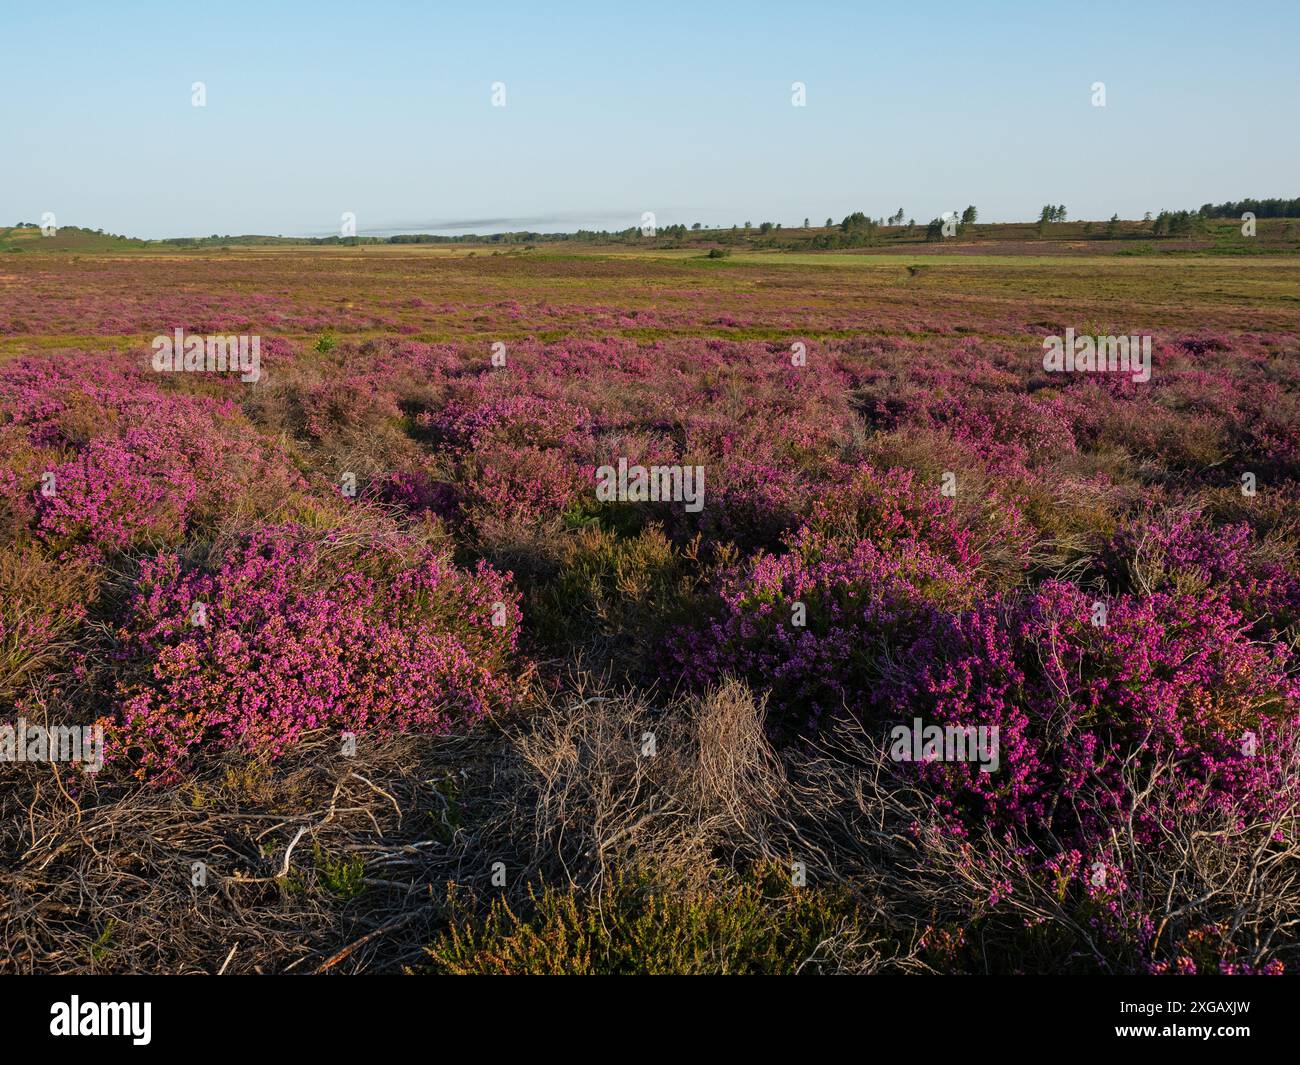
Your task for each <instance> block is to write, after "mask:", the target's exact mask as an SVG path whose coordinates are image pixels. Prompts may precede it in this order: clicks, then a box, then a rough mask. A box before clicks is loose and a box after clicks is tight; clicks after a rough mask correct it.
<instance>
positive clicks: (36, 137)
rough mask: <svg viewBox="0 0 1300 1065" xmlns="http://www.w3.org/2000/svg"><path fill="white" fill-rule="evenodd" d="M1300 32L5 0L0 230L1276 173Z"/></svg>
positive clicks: (1083, 23) (1128, 187) (1006, 190)
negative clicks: (799, 98) (796, 101)
mask: <svg viewBox="0 0 1300 1065" xmlns="http://www.w3.org/2000/svg"><path fill="white" fill-rule="evenodd" d="M1297 30H1300V4H1297V3H1295V2H1294V0H1290V2H1244V3H1240V4H1236V5H1233V6H1232V8H1231V9H1229V10H1227V11H1226V12H1225V9H1224V8H1223V7H1222V5H1217V4H1216V5H1211V4H1209V3H1200V2H1187V3H1181V4H1179V3H1166V2H1144V3H1141V4H1134V3H1125V4H1120V3H1106V2H1098V3H1068V4H1059V5H1047V4H1044V3H1042V2H1041V0H1040V2H1039V3H989V4H983V5H980V6H979V7H978V9H977V8H975V6H974V5H969V4H959V3H924V2H917V3H907V4H870V3H818V2H816V0H809V2H806V3H804V2H800V3H789V2H786V3H766V2H762V3H752V4H720V3H708V2H696V3H677V2H674V0H664V2H660V3H656V4H647V5H638V4H634V3H631V2H629V3H608V2H606V3H585V2H584V3H564V4H558V5H555V6H554V7H552V8H551V9H549V10H548V7H547V6H546V5H540V4H525V3H514V2H505V0H497V2H494V3H487V4H484V3H475V4H467V3H461V4H456V5H451V4H417V3H400V2H394V0H373V2H370V3H366V4H360V5H356V4H342V3H331V2H328V0H326V2H319V3H302V2H296V0H295V2H282V3H276V2H274V0H264V2H261V3H247V2H244V0H232V2H229V3H224V4H219V5H218V4H210V5H203V6H202V7H197V6H191V5H186V6H184V7H183V8H182V7H181V6H180V5H176V6H173V5H171V4H166V3H153V2H150V3H130V2H124V3H121V4H114V5H112V6H108V5H98V4H93V3H60V2H58V0H44V2H35V3H29V2H26V0H0V40H3V41H4V42H5V50H4V61H3V63H0V134H2V141H0V143H3V146H4V147H3V153H4V158H3V160H2V162H3V165H0V225H12V224H14V223H16V222H40V221H41V216H42V214H43V213H44V212H46V211H50V212H53V213H54V214H55V217H56V218H57V224H58V225H61V226H62V225H81V226H87V227H90V228H100V229H104V230H106V231H108V232H112V233H125V234H127V235H129V236H139V237H153V238H157V237H167V236H206V235H209V234H212V233H216V234H221V235H227V234H229V235H236V234H247V233H266V234H283V235H285V236H290V235H294V236H326V235H330V234H334V233H338V232H339V230H340V224H341V220H342V216H343V214H344V212H351V213H353V214H354V215H355V217H356V229H357V232H358V233H359V234H361V235H371V234H373V235H383V234H387V233H392V232H417V231H425V232H441V233H461V232H469V231H473V232H480V233H488V232H494V231H500V230H518V229H529V230H537V231H543V232H546V231H556V230H573V229H577V228H579V227H582V228H598V229H601V228H603V229H611V230H613V229H623V228H626V227H628V226H634V225H640V224H641V219H642V214H643V212H647V211H650V212H654V214H655V220H656V222H657V223H658V224H659V225H661V226H662V225H671V224H676V223H683V224H686V225H690V224H692V223H695V222H700V223H703V224H705V225H723V226H730V225H732V224H737V225H741V224H744V222H746V221H751V222H753V223H754V224H755V225H757V224H758V223H759V222H761V221H769V220H770V221H773V222H780V223H782V224H783V225H787V226H795V225H800V224H802V222H803V219H804V218H805V217H807V218H810V219H812V220H813V222H814V224H820V223H822V222H824V221H825V219H826V218H827V217H833V218H834V219H836V220H837V221H838V220H839V219H840V218H842V217H843V216H844V215H846V214H848V213H850V212H852V211H859V210H860V211H864V212H866V213H867V214H869V215H871V216H873V217H876V216H888V215H891V214H893V213H894V211H895V210H896V209H898V208H899V207H900V206H901V207H902V208H903V210H904V211H905V213H906V215H907V216H908V217H913V218H916V219H917V220H918V221H926V220H928V219H930V218H932V217H934V216H936V215H939V214H941V213H942V212H944V211H948V210H953V209H958V210H959V209H961V208H963V207H965V206H966V205H967V204H972V203H973V204H975V205H976V206H977V207H978V208H979V217H980V220H981V221H1022V220H1029V219H1032V218H1036V217H1037V215H1038V211H1039V208H1040V207H1041V206H1042V205H1043V204H1044V203H1063V204H1065V205H1066V207H1067V208H1068V210H1069V215H1070V217H1071V218H1109V217H1110V216H1111V215H1112V214H1119V215H1120V216H1121V217H1125V218H1138V217H1141V216H1142V214H1143V213H1144V212H1146V211H1151V212H1153V213H1154V212H1156V211H1158V210H1160V209H1162V208H1171V209H1177V208H1192V207H1197V206H1199V205H1200V204H1202V203H1205V202H1219V201H1223V200H1238V199H1241V198H1243V197H1271V196H1285V197H1293V196H1296V195H1298V194H1300V189H1298V188H1297V187H1296V185H1297V179H1298V178H1300V137H1297V131H1296V124H1295V120H1294V117H1292V118H1287V116H1288V115H1291V116H1294V109H1295V102H1296V100H1297V98H1298V97H1300V93H1298V92H1297V90H1300V61H1298V60H1297V58H1296V54H1295V48H1296V41H1297V39H1298V38H1300V34H1297ZM195 82H203V84H204V86H205V91H206V105H205V106H203V107H195V106H193V103H192V97H193V92H192V86H193V84H194V83H195ZM795 82H802V83H803V84H804V85H805V86H806V105H805V106H802V107H796V106H793V105H792V102H791V101H792V85H793V83H795ZM1095 82H1103V83H1104V84H1105V94H1106V106H1105V107H1096V106H1094V105H1093V97H1094V93H1093V88H1092V86H1093V84H1094V83H1095ZM494 83H502V84H503V85H504V88H505V106H504V107H500V106H493V98H492V97H493V85H494ZM499 99H500V97H499V95H498V100H499Z"/></svg>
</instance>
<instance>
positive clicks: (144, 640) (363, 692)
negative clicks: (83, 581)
mask: <svg viewBox="0 0 1300 1065" xmlns="http://www.w3.org/2000/svg"><path fill="white" fill-rule="evenodd" d="M498 604H499V605H498ZM196 608H198V609H199V610H200V613H199V614H197V615H196ZM494 610H495V611H496V620H498V621H504V624H499V625H494V624H493V620H494ZM196 617H197V618H198V619H199V623H196ZM519 621H520V614H519V608H518V595H517V594H516V593H514V592H513V591H512V590H511V589H510V587H509V575H508V574H506V575H503V574H499V573H496V572H494V571H493V570H492V569H490V568H489V567H488V566H487V565H486V564H484V563H480V564H479V565H478V566H477V567H476V569H475V570H474V571H473V572H465V571H462V570H460V569H458V568H456V567H455V566H454V565H453V564H452V563H451V561H450V560H449V559H448V558H446V557H445V556H442V555H439V554H436V553H433V552H431V551H429V550H427V549H421V548H420V547H419V545H418V544H414V543H410V542H403V541H401V540H400V539H398V540H395V541H393V542H391V543H388V542H381V543H372V544H369V545H366V546H365V547H364V548H361V549H359V548H358V547H357V546H356V545H349V544H347V543H345V542H340V540H339V539H338V538H336V537H332V536H328V535H327V536H325V537H324V538H313V537H310V536H308V535H307V534H306V533H305V532H304V530H302V529H301V528H294V527H288V526H278V527H266V528H262V529H259V530H257V531H256V532H255V533H253V534H252V535H251V536H249V537H248V538H247V541H246V542H244V543H242V544H240V545H239V546H237V547H234V548H232V549H231V550H230V551H229V552H228V553H227V554H226V556H225V557H224V558H223V559H222V560H221V562H220V564H219V565H218V566H217V567H216V568H214V569H212V570H203V569H193V570H187V569H186V568H185V567H183V566H182V564H181V560H180V558H179V557H178V556H177V555H176V554H174V553H171V552H166V553H162V554H159V555H157V556H155V557H154V558H152V559H148V560H146V561H145V562H144V563H143V564H142V565H141V572H140V577H139V581H138V591H137V592H136V594H135V596H134V598H133V599H132V602H131V604H130V607H129V609H128V611H127V617H126V620H125V622H124V624H123V626H122V631H121V634H120V638H121V644H122V655H123V657H124V659H125V660H126V663H127V665H128V667H129V668H130V669H131V672H132V674H134V675H137V676H138V679H135V680H130V681H125V682H124V683H123V686H122V689H121V691H120V694H119V699H120V704H121V707H122V710H121V718H120V722H119V723H118V725H117V726H116V727H115V728H114V729H113V732H112V738H113V743H112V756H113V757H117V758H120V757H122V756H123V755H124V754H126V753H127V752H130V753H131V755H132V758H131V763H132V764H133V765H138V766H139V771H140V772H141V773H144V774H148V775H154V774H159V773H164V774H168V775H174V772H175V771H176V770H177V769H179V768H180V767H182V766H183V764H184V763H185V761H186V759H187V758H188V757H189V756H190V755H191V754H192V752H193V749H194V748H195V747H196V746H197V745H199V744H203V745H205V746H208V745H213V746H215V747H217V748H218V749H220V748H221V747H226V746H230V745H236V744H239V745H244V746H246V747H253V748H256V749H259V750H262V751H264V752H266V753H268V754H270V755H271V756H273V757H274V756H275V755H277V754H279V753H280V752H281V751H282V750H283V749H284V748H285V747H286V746H287V745H288V744H290V743H292V742H293V741H294V740H295V738H296V737H298V736H299V734H301V733H302V732H304V731H306V730H311V729H318V728H330V729H340V730H346V731H352V732H361V731H363V730H368V729H378V730H412V731H422V732H430V733H442V732H446V731H448V730H449V729H450V728H452V727H453V726H454V727H464V726H467V725H470V724H473V723H474V722H476V721H478V720H480V719H481V718H482V717H484V715H486V714H487V713H489V712H490V711H491V710H492V709H494V708H504V707H507V706H509V705H510V702H511V684H510V681H509V679H508V677H507V676H506V669H507V666H508V664H509V662H510V659H511V657H512V655H513V654H514V651H515V648H516V644H517V640H518V631H519Z"/></svg>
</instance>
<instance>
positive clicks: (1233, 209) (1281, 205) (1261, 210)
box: [1197, 196, 1300, 218]
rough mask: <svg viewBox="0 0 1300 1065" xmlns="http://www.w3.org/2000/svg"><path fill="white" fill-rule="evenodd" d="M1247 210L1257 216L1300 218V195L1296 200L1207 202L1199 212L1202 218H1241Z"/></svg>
mask: <svg viewBox="0 0 1300 1065" xmlns="http://www.w3.org/2000/svg"><path fill="white" fill-rule="evenodd" d="M1247 211H1249V212H1250V213H1251V214H1253V215H1254V216H1255V217H1256V218H1300V196H1298V197H1296V198H1295V199H1294V200H1238V201H1237V202H1236V203H1233V202H1231V201H1229V202H1228V203H1206V204H1202V205H1201V209H1200V210H1199V211H1198V212H1197V214H1199V215H1200V216H1201V217H1202V218H1240V217H1241V216H1242V215H1244V214H1245V213H1246V212H1247Z"/></svg>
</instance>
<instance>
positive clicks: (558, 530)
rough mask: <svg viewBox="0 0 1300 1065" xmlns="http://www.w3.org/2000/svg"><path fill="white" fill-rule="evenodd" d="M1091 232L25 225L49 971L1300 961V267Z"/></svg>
mask: <svg viewBox="0 0 1300 1065" xmlns="http://www.w3.org/2000/svg"><path fill="white" fill-rule="evenodd" d="M1015 247H1017V248H1020V247H1021V245H1016V246H1015ZM1002 250H1004V251H1005V250H1006V249H1005V248H1004V249H1002ZM1076 251H1077V252H1078V253H1077V254H1069V255H1034V254H1032V249H1030V253H1029V254H1024V255H1008V254H999V253H998V246H997V245H996V244H994V245H991V246H990V247H989V248H987V249H985V248H967V249H965V250H963V251H962V252H960V253H957V254H945V253H936V252H933V251H932V250H927V252H926V254H925V255H924V257H923V258H921V257H920V256H918V257H917V260H916V261H911V260H910V259H909V258H908V257H906V256H905V255H903V254H900V253H899V252H898V251H897V250H893V251H891V252H890V253H888V254H871V253H870V252H864V253H826V254H820V253H813V252H809V253H780V252H763V251H755V250H750V251H739V252H736V253H735V254H733V255H731V256H730V257H728V258H722V259H709V258H706V257H705V256H704V255H702V254H701V253H700V252H699V251H697V250H690V249H682V250H669V249H664V250H657V251H650V252H636V251H633V250H630V249H628V248H625V247H619V248H610V249H607V250H602V249H600V248H586V249H577V250H575V249H574V248H565V247H559V246H545V247H540V248H537V249H533V250H522V249H518V248H515V249H512V250H510V251H509V252H501V251H499V250H498V251H496V252H494V251H493V250H492V249H490V248H486V247H481V248H469V247H466V246H463V245H457V246H450V247H423V246H421V247H403V246H365V247H337V246H336V247H314V248H303V247H297V248H276V247H265V248H263V247H238V248H231V249H229V250H220V249H215V248H213V249H204V250H202V251H158V250H156V249H147V250H137V249H126V250H121V251H114V250H103V251H95V252H93V253H77V252H75V251H68V252H58V253H49V252H45V253H42V252H37V251H31V252H27V253H24V254H10V255H3V256H0V711H3V713H2V714H0V716H2V717H3V718H4V720H6V721H9V720H13V719H21V720H22V721H24V722H26V723H27V724H29V725H39V726H51V727H53V726H60V725H69V724H77V725H98V726H100V727H101V728H102V730H103V733H102V735H103V765H102V767H101V768H99V770H98V771H97V772H94V773H87V772H84V771H82V769H81V767H80V766H78V765H76V764H69V763H65V762H58V761H53V762H51V761H48V760H45V761H42V760H37V759H36V758H33V759H32V760H31V761H22V760H19V761H15V762H13V763H12V764H9V765H7V766H6V767H5V772H4V773H3V774H2V775H0V839H2V840H3V847H2V848H0V849H2V858H0V861H2V865H0V884H2V885H3V891H2V892H0V897H2V899H3V901H2V902H0V907H2V909H0V970H4V971H16V972H95V973H113V972H142V971H143V972H154V971H162V972H219V971H224V972H229V973H246V972H262V973H272V972H286V971H288V972H315V971H329V972H379V971H389V972H392V971H403V970H410V971H417V972H426V971H436V972H471V973H473V972H591V971H597V972H623V971H651V972H795V971H816V972H841V971H844V972H889V971H895V972H897V971H902V972H934V971H938V972H959V973H973V972H1034V973H1037V972H1198V973H1204V972H1219V971H1226V972H1277V971H1282V970H1284V969H1285V970H1291V971H1294V970H1295V969H1296V967H1297V966H1300V937H1298V935H1297V928H1298V927H1300V924H1298V922H1300V839H1298V838H1297V829H1298V827H1300V826H1298V824H1297V814H1298V812H1300V755H1298V754H1297V731H1296V730H1297V725H1298V724H1300V678H1298V675H1297V666H1298V665H1300V661H1298V656H1297V636H1298V634H1300V564H1298V563H1297V551H1296V546H1297V541H1298V540H1300V508H1298V506H1297V504H1298V503H1300V485H1298V480H1300V259H1298V258H1297V257H1295V256H1294V255H1292V256H1282V255H1278V256H1272V255H1250V256H1246V255H1242V256H1226V255H1219V256H1214V255H1204V256H1198V255H1194V254H1188V255H1178V256H1145V255H1122V254H1121V255H1091V254H1085V253H1084V252H1083V251H1082V250H1078V249H1076ZM177 329H180V330H183V331H184V332H185V334H187V335H190V334H193V335H200V336H211V335H223V336H232V335H244V336H249V337H254V336H255V337H258V338H260V349H259V350H260V366H259V368H258V369H259V370H260V376H259V377H258V379H257V380H256V381H243V380H241V379H240V378H241V375H240V374H238V373H230V372H197V371H196V372H184V371H182V372H165V371H163V372H160V371H158V370H157V369H155V367H154V359H153V349H152V347H151V343H152V341H153V339H154V337H155V336H159V335H161V336H165V337H171V336H173V335H174V332H175V330H177ZM1071 329H1072V330H1073V331H1074V333H1075V334H1077V335H1088V336H1134V337H1138V336H1149V337H1150V338H1151V350H1152V360H1151V366H1150V375H1149V380H1142V379H1138V380H1135V379H1134V375H1132V374H1125V373H1118V372H1113V373H1099V372H1074V373H1051V372H1047V371H1046V370H1045V369H1044V338H1046V337H1049V336H1057V335H1062V334H1065V333H1066V331H1067V330H1071ZM1139 376H1140V375H1139ZM621 461H622V462H625V463H626V464H627V465H628V466H629V467H637V466H644V467H651V466H666V467H676V468H680V469H682V470H683V471H684V472H683V483H685V475H686V473H687V472H689V473H693V474H694V475H695V479H694V481H693V486H694V488H695V489H696V490H697V494H696V495H694V496H692V495H691V493H690V491H689V490H688V491H686V493H685V498H681V499H679V500H678V501H677V502H658V501H643V500H638V499H636V498H635V497H634V496H631V493H628V494H627V495H629V496H630V497H629V498H608V493H601V492H598V486H599V485H600V484H601V477H602V474H601V468H602V467H618V466H619V464H620V462H621ZM701 470H702V473H701V472H699V471H701ZM701 477H702V481H701V480H700V479H699V478H701ZM679 494H680V493H679ZM918 722H919V724H920V728H917V727H915V726H916V723H918ZM934 726H938V728H939V730H940V736H941V739H942V742H940V743H939V744H938V746H937V747H931V746H930V744H931V742H932V740H931V737H932V735H933V734H932V733H930V732H926V731H925V729H926V728H927V727H934ZM899 728H906V729H908V730H911V731H910V732H909V733H907V735H909V736H912V737H913V738H909V739H907V740H905V741H903V742H901V743H900V741H899V740H898V739H897V736H898V735H899V733H898V732H897V730H898V729H899ZM967 728H970V729H973V730H974V731H973V732H970V733H967V732H966V731H965V730H966V729H967ZM10 742H11V744H13V743H15V742H17V740H15V739H11V741H10ZM954 743H956V744H957V749H958V751H961V750H965V751H966V755H967V756H966V757H962V756H961V755H960V754H957V756H954V751H953V749H952V747H953V744H954Z"/></svg>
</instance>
